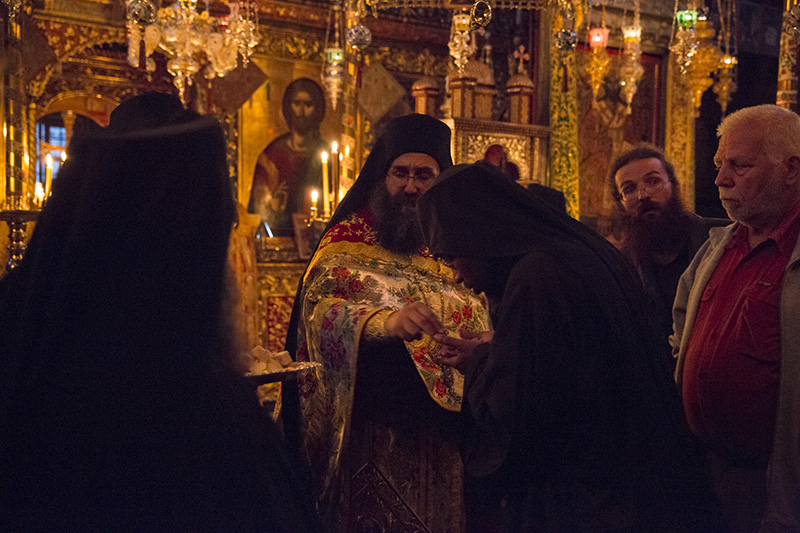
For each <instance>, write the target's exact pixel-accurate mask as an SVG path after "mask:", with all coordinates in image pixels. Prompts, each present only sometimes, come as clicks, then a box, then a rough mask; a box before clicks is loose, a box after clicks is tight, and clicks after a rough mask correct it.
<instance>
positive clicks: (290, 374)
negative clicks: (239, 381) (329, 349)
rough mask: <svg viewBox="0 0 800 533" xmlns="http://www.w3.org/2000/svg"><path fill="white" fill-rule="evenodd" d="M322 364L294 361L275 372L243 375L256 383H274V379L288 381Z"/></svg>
mask: <svg viewBox="0 0 800 533" xmlns="http://www.w3.org/2000/svg"><path fill="white" fill-rule="evenodd" d="M318 366H322V365H321V364H319V363H312V362H309V361H295V362H294V363H292V366H291V367H289V368H284V369H283V370H278V371H276V372H264V373H262V374H251V373H249V372H248V373H247V374H245V375H244V377H245V378H247V380H248V381H250V382H251V383H253V384H256V385H264V384H266V383H275V382H276V381H289V380H292V379H297V377H298V376H299V375H300V374H304V373H306V372H308V371H309V370H312V369H314V368H317V367H318Z"/></svg>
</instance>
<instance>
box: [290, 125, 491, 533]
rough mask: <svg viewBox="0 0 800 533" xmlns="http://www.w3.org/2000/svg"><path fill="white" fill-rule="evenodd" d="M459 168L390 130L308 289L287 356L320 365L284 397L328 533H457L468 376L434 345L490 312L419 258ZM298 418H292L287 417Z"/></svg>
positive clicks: (415, 129)
mask: <svg viewBox="0 0 800 533" xmlns="http://www.w3.org/2000/svg"><path fill="white" fill-rule="evenodd" d="M451 165H452V161H451V157H450V131H449V128H447V126H445V125H444V124H443V123H441V122H440V121H438V120H436V119H433V118H431V117H428V116H425V115H408V116H405V117H400V118H398V119H395V120H393V121H392V122H391V123H390V124H389V125H388V126H387V130H386V132H385V133H384V134H383V135H382V136H381V137H380V138H379V139H378V141H377V143H376V144H375V147H374V148H373V150H372V152H371V154H370V156H369V158H368V159H367V161H366V163H365V165H364V168H363V169H362V171H361V174H360V176H359V178H358V180H357V181H356V183H355V185H354V186H353V187H352V188H351V190H350V191H349V192H348V195H347V197H346V198H345V199H344V200H343V201H342V203H341V205H340V206H339V208H338V209H337V211H336V213H335V214H334V216H333V218H332V219H331V221H330V223H329V224H328V228H327V230H326V232H325V234H324V236H323V238H322V241H321V243H320V245H319V247H318V248H317V250H316V252H315V253H314V255H313V257H312V259H311V261H310V263H309V267H308V269H307V271H306V273H305V275H304V277H303V282H302V283H301V287H300V289H299V291H298V295H297V298H296V300H295V308H294V310H293V314H292V315H293V316H292V321H291V324H290V327H289V336H288V338H287V348H289V349H290V351H292V353H293V354H294V356H295V358H296V359H297V360H301V361H304V360H310V361H316V362H319V363H321V364H322V367H321V368H320V370H319V373H318V376H307V377H306V378H305V379H301V380H300V381H299V382H298V384H297V388H298V390H297V392H298V393H299V409H298V410H294V409H293V407H298V406H297V405H296V404H294V402H293V401H292V395H291V394H287V395H286V402H285V403H286V411H285V412H286V417H287V418H286V427H287V433H288V435H289V437H290V438H291V437H292V433H293V432H294V430H295V429H296V435H297V436H298V438H299V443H300V446H299V448H300V452H299V453H300V454H301V455H303V456H304V458H305V459H306V460H307V461H308V465H309V467H310V469H311V476H312V480H313V484H314V490H315V493H316V497H317V504H318V507H319V511H320V514H321V516H322V517H323V520H325V521H326V522H327V525H328V527H329V528H330V529H331V530H340V531H364V530H374V529H376V530H380V528H383V529H384V530H390V529H391V530H392V531H436V532H450V531H453V532H457V531H462V530H463V524H464V518H463V506H462V500H463V493H462V475H461V460H460V457H459V454H458V438H459V436H460V428H459V427H458V423H459V422H458V420H459V417H458V412H459V411H460V409H461V399H462V391H463V376H462V375H461V374H460V373H458V372H457V371H456V370H454V369H452V368H450V367H448V366H445V365H442V363H441V360H440V358H439V354H438V350H439V346H438V345H437V344H436V343H434V342H433V340H432V338H431V335H432V334H433V333H436V332H440V331H444V330H447V331H449V332H451V333H452V334H456V335H457V334H458V331H459V330H462V331H464V330H466V331H471V332H476V331H484V330H487V329H489V328H490V324H489V317H488V312H487V310H486V305H485V302H484V301H483V300H482V299H479V298H477V297H476V296H475V295H474V293H472V292H471V291H469V290H468V289H466V288H465V287H463V286H462V285H457V284H456V283H455V282H454V281H453V272H452V270H450V268H448V267H447V266H445V265H444V264H443V263H441V262H439V261H437V259H436V258H434V257H433V256H432V255H431V254H430V253H429V252H428V251H427V249H426V248H425V246H424V241H423V239H422V234H421V232H420V230H419V227H418V223H417V220H416V200H417V198H418V197H419V196H420V195H421V194H422V193H423V192H424V191H425V190H427V188H428V187H429V186H430V185H431V183H432V182H433V179H434V178H435V177H436V175H438V173H439V172H440V171H441V170H444V169H446V168H448V167H450V166H451ZM293 412H294V415H296V416H295V417H293V416H292V414H293Z"/></svg>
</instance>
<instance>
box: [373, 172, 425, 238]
mask: <svg viewBox="0 0 800 533" xmlns="http://www.w3.org/2000/svg"><path fill="white" fill-rule="evenodd" d="M417 198H419V195H418V194H408V193H406V192H405V191H402V190H401V191H400V192H398V193H397V194H395V195H394V196H392V195H391V194H389V191H388V190H387V189H386V187H385V186H384V185H383V183H381V184H380V185H379V186H378V187H377V188H376V189H375V192H374V193H373V195H372V199H371V200H370V208H371V209H372V213H373V214H374V216H375V232H376V233H377V235H378V242H379V243H380V244H381V246H383V247H384V248H386V249H387V250H389V251H392V252H396V253H401V254H411V253H416V252H418V251H419V250H420V249H421V248H422V246H423V245H424V244H425V237H424V236H423V235H422V228H420V226H419V222H417Z"/></svg>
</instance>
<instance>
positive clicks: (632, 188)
mask: <svg viewBox="0 0 800 533" xmlns="http://www.w3.org/2000/svg"><path fill="white" fill-rule="evenodd" d="M665 183H666V182H665V181H664V180H663V179H662V178H660V177H658V176H650V177H648V178H645V180H644V183H643V184H642V186H641V187H640V186H638V185H637V184H635V183H633V182H631V181H629V182H626V183H625V184H624V185H623V186H622V190H620V193H619V195H620V198H622V201H623V202H632V201H634V200H638V199H639V194H640V193H642V192H644V194H645V196H651V195H653V194H656V193H659V192H661V191H662V190H664V185H665Z"/></svg>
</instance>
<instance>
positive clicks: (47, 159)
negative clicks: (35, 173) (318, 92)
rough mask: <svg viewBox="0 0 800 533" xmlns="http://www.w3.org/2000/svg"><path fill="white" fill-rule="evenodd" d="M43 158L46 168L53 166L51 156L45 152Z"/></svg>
mask: <svg viewBox="0 0 800 533" xmlns="http://www.w3.org/2000/svg"><path fill="white" fill-rule="evenodd" d="M44 160H45V162H46V164H47V168H53V156H51V155H50V154H47V157H45V158H44Z"/></svg>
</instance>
